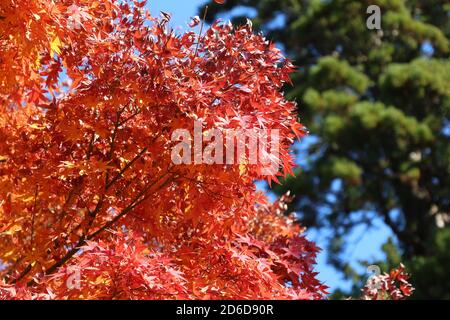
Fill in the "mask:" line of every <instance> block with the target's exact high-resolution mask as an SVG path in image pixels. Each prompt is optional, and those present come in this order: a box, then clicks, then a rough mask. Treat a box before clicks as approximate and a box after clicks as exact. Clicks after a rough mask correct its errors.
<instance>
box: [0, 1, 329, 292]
mask: <svg viewBox="0 0 450 320" xmlns="http://www.w3.org/2000/svg"><path fill="white" fill-rule="evenodd" d="M18 8H20V10H19V9H18ZM0 16H1V19H0V28H1V38H0V70H1V72H0V84H1V86H0V156H1V162H0V173H1V174H0V204H1V206H0V259H1V266H2V269H1V270H2V271H1V276H2V280H1V284H0V298H5V299H13V298H17V299H23V298H27V299H28V298H29V299H83V298H97V299H113V298H115V299H179V298H202V299H204V298H220V299H230V298H248V299H268V298H279V299H316V298H322V297H323V295H324V294H325V293H326V287H325V286H324V285H323V284H321V283H320V282H319V281H318V280H317V279H316V273H315V272H314V270H313V268H314V264H315V258H316V254H317V252H318V248H317V247H316V246H315V245H314V244H313V243H311V242H310V241H308V240H307V239H305V238H304V236H303V235H302V230H301V228H300V227H299V226H298V225H297V224H295V223H294V222H293V220H292V219H290V218H286V217H285V216H284V215H283V211H284V210H285V207H286V206H285V204H284V203H283V201H284V200H286V199H284V198H282V199H280V200H279V201H278V202H276V203H274V204H270V203H268V201H267V199H266V198H265V196H264V195H263V194H262V193H260V192H257V191H256V189H255V186H254V184H253V182H254V180H255V179H260V178H267V180H269V182H270V181H273V180H275V181H277V176H280V175H284V174H286V173H288V172H291V167H292V159H291V156H290V154H289V146H290V145H291V143H292V142H293V140H294V139H295V138H296V137H301V136H302V134H303V131H302V126H301V125H300V124H299V123H298V122H297V117H296V110H295V109H296V106H295V104H294V103H293V102H290V101H288V100H286V99H285V98H284V96H283V93H282V91H281V88H282V85H283V84H284V83H285V82H287V81H289V73H290V72H291V71H292V70H293V66H292V65H291V63H290V62H289V61H287V60H286V59H285V58H284V57H283V56H282V55H281V54H280V51H279V50H278V49H276V48H275V47H274V45H273V44H272V43H270V42H268V41H267V40H266V39H264V38H263V36H262V35H256V34H254V33H253V32H252V30H251V26H250V25H245V26H242V27H239V28H234V27H233V26H231V25H230V24H226V23H214V24H213V25H212V26H211V27H210V28H209V29H208V30H207V31H206V32H205V33H204V34H202V35H200V36H199V35H198V34H197V33H194V32H186V33H184V34H182V35H176V34H175V33H174V32H173V31H172V30H170V29H169V28H168V27H167V22H168V21H167V15H163V16H162V18H160V19H156V18H154V17H152V16H150V15H149V14H148V12H146V11H145V9H144V3H142V2H137V1H134V2H131V1H130V2H123V1H113V0H106V1H95V0H82V1H76V2H75V1H50V0H41V1H28V0H26V1H25V0H6V1H2V2H1V4H0ZM194 120H201V121H202V122H203V124H204V127H205V129H209V128H219V129H224V130H226V129H238V128H261V129H278V130H280V136H281V137H283V139H282V141H281V145H280V149H281V150H280V155H279V157H280V164H281V165H280V172H278V173H276V174H273V175H271V176H266V177H264V176H263V175H262V173H261V168H260V166H259V165H257V164H254V165H250V164H245V163H244V164H240V165H239V164H235V165H219V164H216V165H206V164H203V165H174V164H173V163H172V161H171V154H170V151H171V148H172V146H173V142H172V141H171V134H172V132H173V131H174V130H176V129H178V128H187V129H190V130H191V129H192V127H193V121H194ZM77 270H78V271H79V280H80V281H79V283H76V284H77V285H69V284H71V283H72V284H73V280H74V278H73V277H74V275H76V274H77V272H76V271H77ZM75 280H77V279H75ZM77 281H78V280H77ZM75 282H76V281H75Z"/></svg>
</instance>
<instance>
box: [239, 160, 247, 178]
mask: <svg viewBox="0 0 450 320" xmlns="http://www.w3.org/2000/svg"><path fill="white" fill-rule="evenodd" d="M246 169H247V166H246V165H245V163H241V164H239V175H240V176H242V175H243V174H244V173H245V172H246Z"/></svg>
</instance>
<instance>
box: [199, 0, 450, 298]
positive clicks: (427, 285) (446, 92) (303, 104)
mask: <svg viewBox="0 0 450 320" xmlns="http://www.w3.org/2000/svg"><path fill="white" fill-rule="evenodd" d="M369 5H378V6H379V8H380V9H381V29H380V30H369V29H368V27H367V25H366V21H367V19H368V17H369V16H370V14H368V13H367V12H366V10H367V7H368V6H369ZM240 6H244V7H245V8H247V9H250V13H252V12H253V13H255V15H254V17H252V22H253V26H254V27H255V28H258V29H260V30H263V31H264V32H265V33H266V34H268V38H269V39H271V40H273V41H275V42H277V43H279V44H281V45H282V47H283V48H284V50H285V52H286V54H287V55H288V56H289V57H290V58H291V59H292V60H293V61H294V63H295V64H296V65H297V66H298V68H299V70H298V73H297V74H296V75H295V76H294V79H293V82H294V85H295V87H293V88H290V89H288V90H289V95H290V97H291V98H295V99H296V100H297V101H298V103H299V117H300V120H301V122H302V123H303V124H305V125H306V126H307V127H308V128H309V131H310V133H311V136H312V137H313V138H314V139H310V140H311V143H309V144H308V148H307V152H306V155H305V154H303V155H300V157H305V156H306V159H305V164H304V165H303V166H302V167H301V169H300V170H299V171H300V172H298V174H297V175H296V176H295V177H289V178H288V179H287V180H286V181H285V182H284V183H283V185H282V186H280V187H277V188H276V191H277V192H278V193H283V192H285V191H286V190H288V189H289V190H291V191H293V192H294V194H295V195H296V198H295V202H294V203H293V204H292V206H291V208H290V209H291V210H295V211H296V212H299V213H300V216H301V218H300V219H301V221H302V223H303V224H305V225H306V226H308V227H317V228H332V230H333V235H332V241H330V244H329V248H328V249H329V250H328V252H329V253H330V254H329V260H330V262H331V263H332V264H333V265H334V266H336V267H337V268H338V269H339V270H341V271H343V272H344V273H345V274H346V275H347V276H348V277H353V278H354V279H355V283H357V282H358V281H360V280H361V278H360V277H359V276H358V275H357V274H355V271H354V270H352V269H351V268H350V267H349V266H348V264H346V262H345V257H343V256H342V252H343V248H344V247H345V245H346V243H347V242H348V240H347V235H348V234H349V233H350V231H351V230H352V229H353V228H354V227H355V226H360V225H366V226H369V227H370V225H371V223H372V221H374V217H378V218H381V219H382V220H383V221H384V223H385V224H386V225H387V226H389V228H390V229H391V230H392V232H393V234H394V235H395V237H396V239H395V241H391V240H389V241H388V242H387V243H386V245H385V247H384V248H383V249H384V250H385V252H386V254H387V258H388V259H387V261H386V263H387V264H386V268H387V267H389V266H390V264H394V263H399V262H400V260H402V261H404V262H406V263H407V265H408V267H409V268H410V271H411V272H413V273H414V277H413V280H412V281H413V283H414V284H415V285H416V287H417V290H416V297H421V298H444V297H447V298H449V292H450V275H449V274H447V272H446V270H447V269H448V267H449V266H450V264H449V253H448V252H449V250H448V248H449V247H450V240H449V234H450V232H449V225H450V117H449V114H450V112H449V111H450V59H449V53H450V22H449V17H450V4H449V3H448V2H447V1H445V0H442V1H439V0H415V1H405V0H378V1H375V0H374V1H348V0H335V1H325V0H311V1H307V0H239V1H238V0H227V1H226V3H225V4H224V5H218V4H215V3H214V2H213V1H211V3H210V4H209V13H208V19H209V21H212V20H213V19H215V18H217V17H219V16H220V14H223V13H230V12H231V13H232V12H236V11H232V10H233V9H234V8H237V7H240ZM245 18H246V17H244V16H235V17H234V20H235V21H234V22H236V23H240V22H242V21H243V20H244V19H245ZM400 254H401V257H400V256H399V255H400ZM394 256H396V257H394ZM441 264H444V265H441ZM359 288H360V287H359Z"/></svg>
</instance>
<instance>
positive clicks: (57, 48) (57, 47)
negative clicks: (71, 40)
mask: <svg viewBox="0 0 450 320" xmlns="http://www.w3.org/2000/svg"><path fill="white" fill-rule="evenodd" d="M62 46H63V43H62V42H61V40H60V39H59V37H58V36H56V37H55V39H53V41H52V42H51V43H50V56H53V53H55V52H56V53H57V54H61V47H62Z"/></svg>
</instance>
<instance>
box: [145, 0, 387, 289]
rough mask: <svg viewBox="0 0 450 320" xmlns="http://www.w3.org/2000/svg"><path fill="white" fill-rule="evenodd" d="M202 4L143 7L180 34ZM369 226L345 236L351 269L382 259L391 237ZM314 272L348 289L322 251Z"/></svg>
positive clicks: (170, 0)
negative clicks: (168, 20)
mask: <svg viewBox="0 0 450 320" xmlns="http://www.w3.org/2000/svg"><path fill="white" fill-rule="evenodd" d="M205 3H206V1H205V0H189V1H187V0H164V1H161V0H149V1H148V5H147V6H148V8H149V9H150V12H151V13H152V15H154V16H157V15H159V12H160V11H164V12H168V13H171V14H172V20H171V23H170V25H171V26H172V27H173V28H174V29H175V30H177V31H178V32H181V31H183V30H187V24H188V23H189V21H190V18H191V17H193V16H195V15H197V14H198V8H199V7H201V6H202V5H203V4H205ZM300 103H301V101H300ZM300 160H301V159H300ZM373 224H374V226H373V227H372V228H371V229H370V230H366V229H365V228H364V227H360V228H357V229H356V230H355V231H354V232H353V233H352V234H351V235H350V236H349V237H350V240H351V245H349V246H348V247H347V248H346V250H345V254H346V256H345V260H346V261H349V262H350V263H351V264H352V266H354V267H357V266H358V264H357V261H358V260H369V261H370V260H374V259H381V258H382V257H383V256H382V254H381V252H380V247H381V245H382V244H383V243H384V242H385V240H386V238H387V237H388V236H390V235H391V231H390V230H389V229H388V228H387V227H386V226H385V225H384V224H383V223H382V221H380V220H376V221H374V223H373ZM307 236H308V238H310V239H311V240H313V241H315V242H316V243H317V244H318V245H319V246H320V247H322V248H323V247H325V244H326V243H327V241H328V240H327V238H328V237H329V236H328V234H327V232H326V231H324V232H321V233H320V234H319V233H317V232H315V231H314V230H311V231H308V232H307ZM316 269H317V271H318V272H319V278H320V280H322V281H324V282H325V283H326V284H327V285H328V286H329V287H330V289H331V291H333V289H336V288H339V287H340V288H344V289H348V288H349V286H350V283H348V282H345V281H343V280H342V278H341V276H340V275H339V274H338V273H337V272H336V271H335V270H334V269H333V268H332V267H330V266H328V265H327V263H326V251H322V252H321V253H320V254H319V257H318V263H317V268H316ZM358 270H359V271H360V272H364V270H361V268H358ZM382 271H386V270H382ZM368 276H369V274H368Z"/></svg>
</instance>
